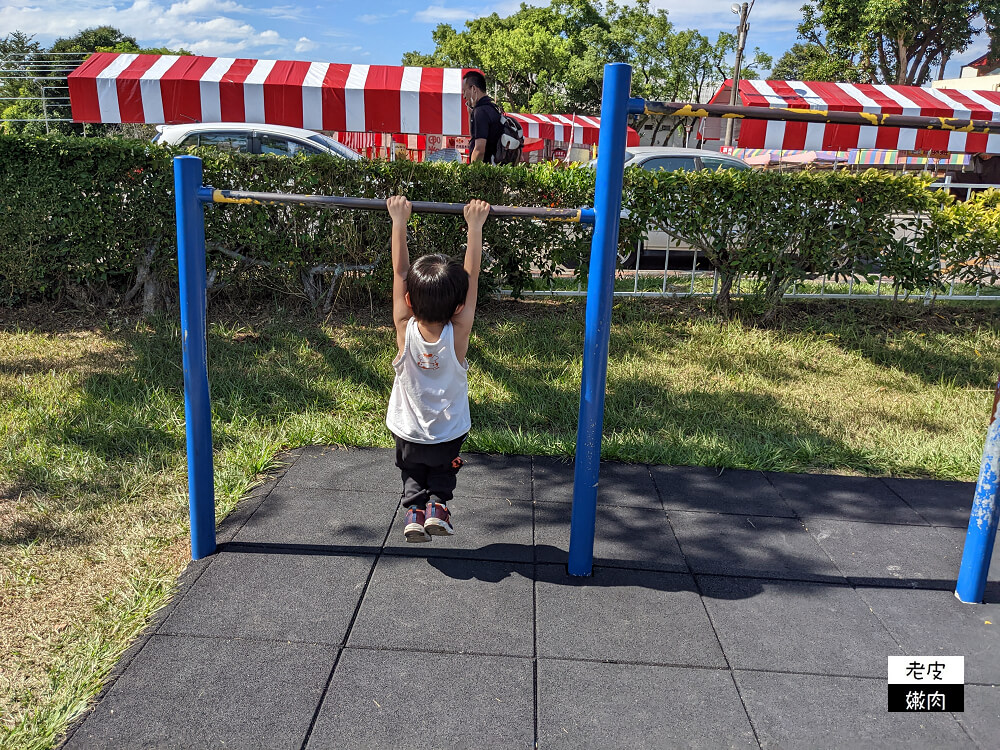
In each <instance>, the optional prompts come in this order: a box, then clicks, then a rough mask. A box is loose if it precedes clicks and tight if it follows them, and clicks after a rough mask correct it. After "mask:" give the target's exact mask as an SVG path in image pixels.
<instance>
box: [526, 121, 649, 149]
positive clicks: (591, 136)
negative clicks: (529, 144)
mask: <svg viewBox="0 0 1000 750" xmlns="http://www.w3.org/2000/svg"><path fill="white" fill-rule="evenodd" d="M507 116H508V117H513V118H514V119H515V120H517V121H518V122H520V123H521V128H522V129H523V130H524V137H525V138H544V139H546V140H550V141H564V142H567V143H578V144H580V145H583V146H590V145H592V144H595V143H597V141H598V134H599V132H600V128H601V118H599V117H587V116H586V115H529V114H521V113H508V115H507ZM626 142H627V145H629V146H638V145H639V134H638V133H637V132H636V131H634V130H633V129H632V128H628V131H627V141H626Z"/></svg>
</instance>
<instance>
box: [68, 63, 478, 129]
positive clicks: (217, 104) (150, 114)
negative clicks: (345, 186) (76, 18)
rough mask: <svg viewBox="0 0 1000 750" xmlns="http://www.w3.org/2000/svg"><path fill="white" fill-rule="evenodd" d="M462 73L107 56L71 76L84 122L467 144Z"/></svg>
mask: <svg viewBox="0 0 1000 750" xmlns="http://www.w3.org/2000/svg"><path fill="white" fill-rule="evenodd" d="M463 73H464V69H462V68H413V67H402V66H392V65H340V64H335V63H316V62H314V63H310V62H298V61H290V60H248V59H242V58H232V57H196V56H188V55H185V56H175V55H132V54H112V53H98V54H95V55H91V56H90V57H89V58H88V59H87V61H86V62H84V63H83V65H81V66H80V67H79V68H77V69H76V70H75V71H73V72H72V73H70V75H69V91H70V103H71V105H72V108H73V119H74V120H75V121H76V122H102V123H117V122H143V123H151V124H160V123H171V124H174V123H188V122H261V123H268V124H271V125H289V126H292V127H300V128H310V129H312V130H338V131H357V132H365V131H367V132H375V133H440V134H443V135H467V134H468V132H469V116H468V111H467V110H466V108H465V103H464V102H463V101H462V75H463Z"/></svg>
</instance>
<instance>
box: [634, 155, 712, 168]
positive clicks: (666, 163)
mask: <svg viewBox="0 0 1000 750" xmlns="http://www.w3.org/2000/svg"><path fill="white" fill-rule="evenodd" d="M642 168H643V169H645V170H648V171H650V172H655V171H656V170H658V169H663V170H665V171H667V172H676V171H678V170H685V169H686V170H688V171H691V172H693V171H695V170H696V169H697V168H698V167H697V166H695V163H694V157H692V156H660V157H658V158H656V159H649V160H648V161H644V162H643V163H642Z"/></svg>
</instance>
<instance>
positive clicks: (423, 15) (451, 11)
mask: <svg viewBox="0 0 1000 750" xmlns="http://www.w3.org/2000/svg"><path fill="white" fill-rule="evenodd" d="M477 15H479V14H478V13H473V12H469V11H468V10H466V9H464V8H445V7H444V6H443V5H431V6H428V7H427V8H424V9H423V10H421V11H418V12H416V13H414V14H413V20H414V21H417V22H418V23H454V22H456V21H467V20H469V19H470V18H475V17H476V16H477Z"/></svg>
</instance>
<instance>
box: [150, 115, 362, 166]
mask: <svg viewBox="0 0 1000 750" xmlns="http://www.w3.org/2000/svg"><path fill="white" fill-rule="evenodd" d="M156 131H157V133H156V136H155V137H154V138H153V143H161V144H164V145H170V146H210V147H213V148H221V149H226V150H229V151H241V152H243V153H247V154H278V155H281V156H295V155H296V154H300V153H304V154H306V155H310V156H311V155H315V154H330V155H331V156H336V157H339V158H341V159H351V160H357V159H360V158H361V154H359V153H358V152H357V151H354V150H353V149H350V148H348V147H347V146H345V145H344V144H342V143H338V142H337V141H335V140H334V139H333V138H330V137H329V136H325V135H323V134H322V133H316V132H314V131H312V130H306V129H304V128H291V127H286V126H284V125H264V124H261V123H250V122H197V123H191V124H187V125H157V126H156Z"/></svg>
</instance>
